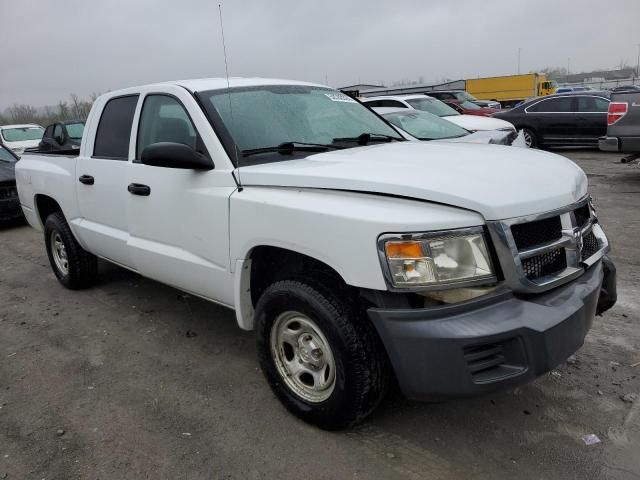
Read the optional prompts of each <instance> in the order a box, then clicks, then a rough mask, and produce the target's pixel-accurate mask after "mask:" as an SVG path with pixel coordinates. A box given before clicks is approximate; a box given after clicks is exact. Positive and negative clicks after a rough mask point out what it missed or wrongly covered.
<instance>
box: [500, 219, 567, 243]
mask: <svg viewBox="0 0 640 480" xmlns="http://www.w3.org/2000/svg"><path fill="white" fill-rule="evenodd" d="M511 233H512V235H513V239H514V240H515V242H516V247H518V250H520V251H522V250H527V249H529V248H533V247H537V246H539V245H543V244H545V243H550V242H553V241H556V240H560V238H562V223H561V222H560V216H556V217H550V218H545V219H543V220H536V221H534V222H528V223H519V224H517V225H512V226H511Z"/></svg>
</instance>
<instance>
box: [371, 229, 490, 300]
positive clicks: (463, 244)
mask: <svg viewBox="0 0 640 480" xmlns="http://www.w3.org/2000/svg"><path fill="white" fill-rule="evenodd" d="M381 242H382V245H383V246H384V256H385V260H386V262H387V266H388V269H389V276H390V279H391V282H392V284H393V286H394V287H399V288H402V287H437V286H446V285H457V284H460V283H465V284H469V283H474V284H475V283H488V282H491V281H495V280H496V276H495V272H494V270H493V266H492V264H491V257H490V255H489V249H488V248H487V244H486V242H485V239H484V234H483V231H482V228H481V227H478V228H465V229H460V230H449V231H444V232H432V233H423V234H409V235H399V236H392V238H390V236H385V237H383V238H381Z"/></svg>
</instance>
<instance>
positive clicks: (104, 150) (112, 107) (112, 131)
mask: <svg viewBox="0 0 640 480" xmlns="http://www.w3.org/2000/svg"><path fill="white" fill-rule="evenodd" d="M137 103H138V95H130V96H127V97H118V98H112V99H111V100H109V101H108V102H107V104H106V105H105V106H104V110H102V115H101V116H100V123H99V124H98V130H97V132H96V141H95V144H94V146H93V156H94V157H100V158H111V159H114V160H127V158H128V157H129V140H130V139H131V127H132V125H133V114H134V112H135V110H136V104H137Z"/></svg>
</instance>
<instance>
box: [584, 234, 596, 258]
mask: <svg viewBox="0 0 640 480" xmlns="http://www.w3.org/2000/svg"><path fill="white" fill-rule="evenodd" d="M582 242H583V244H582V261H584V260H586V259H587V258H589V257H591V256H592V255H593V254H594V253H596V252H597V251H598V250H600V242H599V241H598V239H597V238H596V236H595V234H594V233H593V232H589V233H587V234H586V235H585V236H584V237H582Z"/></svg>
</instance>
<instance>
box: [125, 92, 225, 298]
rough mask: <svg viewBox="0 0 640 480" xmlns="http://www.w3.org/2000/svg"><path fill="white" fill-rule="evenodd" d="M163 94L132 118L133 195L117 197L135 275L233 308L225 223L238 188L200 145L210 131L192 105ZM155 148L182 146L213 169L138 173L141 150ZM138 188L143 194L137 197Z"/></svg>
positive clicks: (178, 95) (142, 168) (182, 96)
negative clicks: (134, 121)
mask: <svg viewBox="0 0 640 480" xmlns="http://www.w3.org/2000/svg"><path fill="white" fill-rule="evenodd" d="M165 88H166V89H167V91H166V92H162V93H155V92H153V91H151V92H149V93H148V94H147V95H146V96H145V97H144V98H143V100H142V106H141V109H140V113H139V115H138V118H139V120H138V126H137V134H136V145H135V150H134V152H135V153H134V158H133V160H132V163H131V168H130V171H129V175H128V180H127V182H126V183H127V184H129V185H136V186H137V187H138V188H137V190H138V192H137V193H136V191H130V193H128V194H127V193H125V194H124V195H123V198H126V200H127V208H126V210H127V215H128V224H129V232H130V238H129V242H128V245H129V248H130V251H131V255H132V256H133V260H134V263H135V266H136V270H138V271H139V272H140V273H141V274H143V275H144V276H146V277H149V278H153V279H156V280H159V281H161V282H163V283H167V284H169V285H173V286H175V287H178V288H180V289H182V290H186V291H188V292H192V293H195V294H197V295H200V296H203V297H206V298H209V299H211V300H214V301H217V302H220V303H224V304H226V305H233V281H232V278H231V273H230V260H229V234H228V222H229V197H230V195H231V193H232V192H233V191H235V190H236V183H235V181H234V179H233V176H232V174H231V171H229V170H225V169H224V162H223V161H222V159H220V158H216V156H215V155H216V153H215V149H214V148H208V146H207V145H205V143H204V140H203V135H204V136H205V138H206V134H207V133H208V132H210V131H211V126H210V125H209V123H208V122H207V120H206V117H205V116H204V114H203V112H202V110H201V109H200V107H198V106H197V104H196V102H195V100H194V99H193V97H192V96H191V95H190V94H189V93H188V92H187V91H186V90H185V89H184V88H180V87H171V86H167V87H165ZM159 142H173V143H182V144H186V145H188V146H190V147H191V148H193V149H195V150H196V151H198V152H200V153H201V154H202V155H204V156H206V157H208V158H210V159H211V160H212V162H213V165H214V168H213V170H193V169H182V168H168V167H159V166H150V165H143V164H142V163H141V161H140V159H141V157H142V152H143V151H144V149H145V148H146V147H148V146H149V145H152V144H156V143H159ZM209 146H212V147H213V145H211V144H210V145H209ZM210 152H212V153H210ZM216 167H217V168H216ZM140 187H142V188H144V189H145V190H144V191H143V192H140V191H139V190H140ZM145 187H146V188H145ZM125 190H126V188H125Z"/></svg>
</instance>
